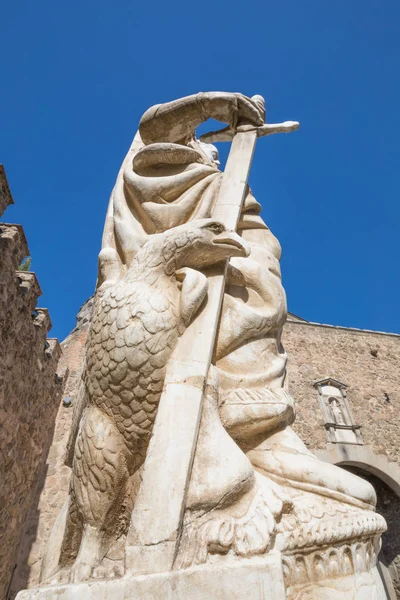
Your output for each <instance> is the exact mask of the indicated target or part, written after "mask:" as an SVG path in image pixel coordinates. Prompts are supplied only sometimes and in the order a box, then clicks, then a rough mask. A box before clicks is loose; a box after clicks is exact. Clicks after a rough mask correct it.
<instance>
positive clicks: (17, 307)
mask: <svg viewBox="0 0 400 600" xmlns="http://www.w3.org/2000/svg"><path fill="white" fill-rule="evenodd" d="M10 203H11V197H10V196H9V190H8V186H7V182H6V179H5V175H4V171H3V170H2V168H1V169H0V212H1V211H2V209H3V208H4V207H5V206H6V205H8V204H10ZM27 254H28V248H27V244H26V240H25V236H24V233H23V230H22V227H21V226H19V225H9V224H4V223H0V481H1V486H0V539H1V545H0V597H1V598H4V597H5V594H6V590H7V589H8V586H9V583H10V580H11V578H12V575H13V573H14V569H15V564H16V553H17V549H18V544H19V541H20V539H21V536H22V531H23V528H24V523H25V519H26V515H27V511H28V508H29V504H30V501H31V498H32V494H33V492H34V489H35V486H36V483H37V480H38V476H39V468H40V465H41V462H42V460H43V456H45V455H46V454H47V452H48V448H49V444H50V441H51V434H52V431H53V427H54V421H55V416H56V411H57V407H58V403H59V401H60V398H61V392H62V380H61V379H59V378H58V377H57V375H56V367H57V362H58V359H59V356H60V348H59V346H58V342H57V340H47V332H48V330H49V328H50V327H51V323H50V318H49V315H48V313H47V311H46V310H45V309H36V308H35V307H36V302H37V298H38V296H39V295H40V294H41V291H40V287H39V284H38V282H37V280H36V276H35V274H34V273H27V272H19V271H17V270H16V269H17V267H18V266H19V264H20V262H21V260H22V259H23V258H24V257H25V256H26V255H27Z"/></svg>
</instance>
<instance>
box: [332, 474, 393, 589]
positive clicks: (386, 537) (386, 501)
mask: <svg viewBox="0 0 400 600" xmlns="http://www.w3.org/2000/svg"><path fill="white" fill-rule="evenodd" d="M340 466H341V467H342V468H343V469H346V470H347V471H350V472H351V473H354V474H355V475H358V476H359V477H362V478H363V479H366V480H367V481H369V483H371V485H373V487H374V488H375V491H376V496H377V505H376V510H377V512H379V513H380V514H381V515H382V516H383V517H384V518H385V519H386V522H387V525H388V530H387V531H386V533H384V534H383V535H382V550H381V552H380V554H379V560H380V563H381V566H382V571H383V573H382V575H383V579H384V580H385V579H386V578H387V574H389V576H390V579H391V582H392V585H393V590H392V593H391V594H390V595H389V597H390V598H392V597H393V591H394V593H395V596H394V597H395V598H396V600H400V497H399V496H398V495H397V494H396V492H395V491H394V490H393V489H392V488H391V487H389V486H388V485H387V484H386V483H385V482H384V481H382V479H380V478H379V477H377V476H376V475H374V474H372V473H370V472H368V471H367V470H365V469H364V468H362V467H360V466H356V465H354V463H353V464H351V465H349V464H346V463H344V462H342V463H340ZM386 583H387V582H386ZM387 587H388V588H389V586H387ZM387 591H388V593H389V589H388V590H387Z"/></svg>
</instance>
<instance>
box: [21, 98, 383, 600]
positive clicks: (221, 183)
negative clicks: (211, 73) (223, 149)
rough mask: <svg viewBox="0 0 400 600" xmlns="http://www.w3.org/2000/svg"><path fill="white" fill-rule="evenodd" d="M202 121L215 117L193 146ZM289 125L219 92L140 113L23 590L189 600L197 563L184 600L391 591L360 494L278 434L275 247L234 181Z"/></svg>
mask: <svg viewBox="0 0 400 600" xmlns="http://www.w3.org/2000/svg"><path fill="white" fill-rule="evenodd" d="M210 118H213V119H216V120H219V121H222V122H223V123H227V127H225V129H221V130H220V131H217V132H212V133H207V134H205V135H204V136H203V137H202V139H201V140H199V139H197V137H196V128H197V127H198V126H199V125H200V124H201V123H203V122H205V121H206V120H207V119H210ZM297 127H298V124H297V123H295V122H290V121H289V122H285V123H280V124H275V125H270V124H266V123H265V107H264V101H263V99H262V98H261V97H260V96H254V97H253V98H248V97H246V96H244V95H242V94H234V93H222V92H211V93H201V94H195V95H193V96H188V97H186V98H182V99H179V100H175V101H173V102H169V103H166V104H162V105H156V106H154V107H152V108H151V109H149V110H148V111H147V112H146V113H145V114H144V115H143V117H142V119H141V121H140V124H139V131H138V133H137V135H136V136H135V139H134V141H133V143H132V146H131V148H130V150H129V152H128V154H127V156H126V158H125V160H124V162H123V164H122V167H121V170H120V172H119V175H118V178H117V181H116V185H115V187H114V190H113V192H112V195H111V198H110V203H109V208H108V211H107V217H106V223H105V228H104V235H103V242H102V250H101V252H100V255H99V274H98V283H97V290H96V296H95V302H94V313H93V321H92V324H91V329H90V332H89V336H88V342H87V349H86V365H85V374H84V381H83V383H82V393H81V399H80V402H79V403H78V404H77V406H76V407H75V415H74V423H75V427H74V428H73V430H72V432H71V440H70V444H69V459H68V460H69V464H70V465H71V467H72V478H71V487H70V495H69V499H68V502H67V504H66V505H65V507H64V508H63V511H62V513H61V514H60V516H59V519H58V520H57V522H56V524H55V526H54V528H53V531H52V534H51V536H50V540H49V544H48V549H47V552H46V556H45V558H44V561H43V566H42V585H43V586H44V587H42V588H40V589H41V590H42V591H37V592H35V593H36V594H37V595H36V596H35V595H31V596H26V597H27V598H28V597H29V598H49V599H50V598H53V597H56V596H53V595H52V594H55V591H53V592H52V591H51V590H58V591H57V593H58V594H60V598H65V599H67V598H75V597H79V596H78V595H75V596H74V595H73V592H72V591H71V590H73V589H75V588H74V586H78V587H79V586H82V585H83V586H85V585H86V586H89V587H87V588H83V587H79V590H81V592H80V593H83V591H82V590H83V589H85V590H86V591H85V594H86V597H88V598H89V597H90V598H92V597H93V598H103V597H104V598H106V597H111V596H107V593H110V591H108V592H107V591H104V590H103V591H101V590H102V589H103V588H102V587H101V586H102V582H106V583H107V586H108V587H107V590H111V589H114V588H110V587H109V586H110V585H111V583H110V582H111V581H114V583H113V584H112V585H115V586H117V587H116V588H115V590H117V589H118V590H120V592H119V593H121V590H122V589H124V590H125V591H124V594H125V595H124V596H122V595H121V597H128V592H127V591H126V590H127V589H128V588H129V590H130V591H129V593H131V592H132V594H133V592H135V593H139V595H140V594H142V596H141V597H164V596H163V595H162V594H164V595H165V597H170V598H177V599H178V598H179V599H181V598H182V600H183V598H190V597H191V592H190V589H192V588H191V587H190V586H192V585H195V582H196V581H197V580H196V577H197V575H196V574H198V573H200V572H201V573H202V580H201V581H202V582H203V583H202V585H201V586H200V588H201V589H203V588H204V596H203V595H201V593H200V591H199V589H200V588H198V589H197V588H196V589H197V591H196V595H193V592H192V596H193V597H196V598H203V597H204V598H209V597H213V598H214V597H215V598H230V599H231V598H243V597H244V596H246V598H249V599H250V600H251V599H252V598H255V599H256V598H257V599H258V598H260V599H261V598H271V599H272V598H274V599H275V598H276V599H278V598H288V599H290V600H292V599H293V600H294V599H295V598H296V599H300V598H301V599H302V600H306V599H312V598H313V599H314V598H316V599H321V600H322V599H331V598H332V600H333V599H343V600H345V599H346V600H348V599H354V600H355V599H356V598H357V599H361V598H365V599H367V598H371V599H372V598H376V599H377V600H378V599H379V600H383V598H385V595H384V591H383V588H382V584H381V582H380V579H379V576H378V574H377V569H376V558H377V553H378V551H379V537H380V534H381V533H382V532H383V531H384V530H385V527H386V526H385V522H384V520H383V519H382V517H380V516H379V515H378V514H377V513H375V510H374V507H375V503H376V498H375V494H374V490H373V488H372V487H371V486H370V485H369V484H368V483H367V482H365V481H364V480H361V479H359V478H357V477H356V476H354V475H352V474H350V473H348V472H346V471H344V470H342V469H340V468H338V467H335V466H333V465H330V464H326V463H322V462H321V461H319V460H318V459H317V458H316V457H315V456H314V455H312V454H311V453H310V452H309V451H308V450H307V449H306V447H305V446H304V444H303V443H302V442H301V440H300V439H299V438H298V436H297V435H296V434H295V433H294V432H293V430H292V429H291V427H290V425H291V424H292V423H293V421H294V418H295V411H294V402H293V399H292V396H291V394H290V393H289V390H288V385H287V381H286V361H287V357H286V354H285V351H284V349H283V347H282V343H281V332H282V327H283V325H284V322H285V319H286V312H287V310H286V298H285V291H284V289H283V286H282V282H281V273H280V264H279V260H280V255H281V248H280V245H279V242H278V240H277V239H276V237H275V236H274V235H273V233H272V232H271V231H270V229H269V228H268V227H267V225H266V224H265V222H264V221H263V219H262V217H261V216H260V210H261V206H260V204H259V203H258V202H257V200H256V199H255V198H254V196H253V194H252V192H251V189H250V188H249V187H248V184H247V178H248V172H249V169H250V164H251V158H252V153H253V151H254V146H255V142H256V139H257V138H258V137H262V136H264V135H269V134H271V133H279V132H290V131H293V130H295V129H297ZM221 141H232V148H231V153H230V156H229V159H228V163H227V166H226V169H225V173H222V172H221V171H220V170H219V168H218V167H219V161H218V151H217V149H216V147H215V146H213V145H212V142H221ZM294 391H295V390H294ZM252 569H253V570H254V569H256V570H257V569H258V571H257V573H258V575H257V578H256V580H254V581H256V583H254V582H253V583H251V582H252V581H253V579H251V578H252V577H253V575H254V572H253V570H252ZM210 573H212V574H211V575H210ZM189 575H190V577H189ZM163 577H164V579H163ZM246 577H248V578H249V579H248V585H247V587H246ZM160 581H164V582H165V581H168V582H170V583H168V584H166V583H165V586H167V587H164V588H162V590H163V592H162V593H160V591H159V588H157V586H158V585H161V583H160ZM189 581H190V583H188V582H189ZM87 582H89V583H87ZM149 582H151V583H149ZM157 582H158V583H157ZM171 582H173V583H171ZM182 582H183V583H182ZM207 582H210V583H209V586H210V587H207V585H208V583H207ZM50 584H52V585H56V584H57V585H58V587H56V588H54V587H51V585H50ZM104 585H105V584H104ZM146 585H151V586H155V587H151V590H152V592H151V593H150V592H149V591H148V590H149V589H150V588H143V587H140V586H146ZM163 585H164V583H163ZM196 585H197V584H196ZM46 586H47V587H46ZM60 586H61V587H60ZM62 586H66V587H64V588H63V587H62ZM118 586H119V587H118ZM124 586H125V588H124ZM129 586H130V587H129ZM132 586H133V587H132ZM135 586H139V587H135ZM168 586H170V587H168ZM180 586H181V587H180ZM202 586H203V587H202ZM213 586H214V587H213ZM67 588H68V590H70V591H68V592H66V591H65V590H67ZM89 588H90V590H92V591H91V592H90V590H89ZM76 589H78V588H76ZM104 589H105V588H104ZM156 589H157V590H158V591H157V592H156V591H154V590H156ZM160 589H161V588H160ZM49 590H50V591H49ZM62 590H64V591H62ZM88 590H89V591H88ZM93 590H96V592H94V591H93ZM138 590H139V592H138ZM143 590H147V591H143ZM166 590H168V593H167V591H166ZM171 590H172V591H171ZM179 590H180V591H179ZM182 590H183V591H182ZM215 590H217V591H215ZM24 593H25V592H24ZM63 593H65V595H62V594H63ZM32 594H33V592H32ZM68 594H70V595H68ZM90 594H92V595H90ZM146 594H147V595H146ZM151 594H154V595H151ZM24 597H25V596H23V594H22V595H21V598H24ZM115 597H117V595H116V596H115ZM118 597H119V596H118ZM132 597H133V596H132ZM57 598H58V596H57Z"/></svg>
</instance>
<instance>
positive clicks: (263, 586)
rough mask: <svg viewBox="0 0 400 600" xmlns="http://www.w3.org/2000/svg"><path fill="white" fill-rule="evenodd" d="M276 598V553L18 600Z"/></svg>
mask: <svg viewBox="0 0 400 600" xmlns="http://www.w3.org/2000/svg"><path fill="white" fill-rule="evenodd" d="M55 597H56V598H57V599H58V600H82V599H83V598H85V600H109V599H110V598H112V599H113V600H129V599H131V598H141V599H142V598H143V600H144V599H145V600H161V599H164V598H169V599H171V600H189V599H190V600H210V599H211V598H212V599H213V600H224V599H225V598H229V600H243V598H246V600H278V599H280V598H284V597H285V590H284V584H283V577H282V567H281V562H280V555H279V553H274V554H272V555H270V556H268V557H266V558H265V559H263V560H260V559H257V560H249V561H243V562H242V563H239V564H236V565H234V566H225V565H218V566H217V565H214V566H206V567H195V568H192V569H187V570H186V571H179V572H176V571H175V572H169V573H162V574H159V575H150V576H142V577H129V576H127V577H124V578H122V579H117V580H114V581H113V580H108V581H98V582H89V583H81V584H75V585H65V586H55V587H51V588H41V589H39V590H30V591H24V592H21V593H20V594H19V595H18V600H53V599H54V598H55Z"/></svg>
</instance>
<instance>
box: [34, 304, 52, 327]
mask: <svg viewBox="0 0 400 600" xmlns="http://www.w3.org/2000/svg"><path fill="white" fill-rule="evenodd" d="M35 311H36V313H37V316H36V317H35V318H34V319H33V324H34V325H35V326H36V327H41V328H42V329H43V330H44V331H45V332H46V333H47V332H48V331H50V329H51V328H52V322H51V318H50V314H49V311H48V310H47V308H38V307H36V308H35Z"/></svg>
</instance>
